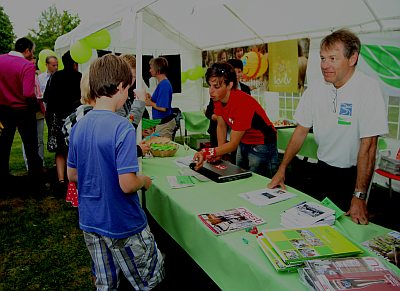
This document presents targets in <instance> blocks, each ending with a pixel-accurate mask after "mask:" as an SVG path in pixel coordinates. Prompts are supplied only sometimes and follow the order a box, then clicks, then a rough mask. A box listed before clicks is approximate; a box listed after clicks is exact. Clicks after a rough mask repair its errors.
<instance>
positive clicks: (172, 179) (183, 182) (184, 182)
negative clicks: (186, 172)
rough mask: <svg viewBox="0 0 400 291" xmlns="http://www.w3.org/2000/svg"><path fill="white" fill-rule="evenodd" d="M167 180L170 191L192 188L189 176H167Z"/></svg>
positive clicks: (192, 184)
mask: <svg viewBox="0 0 400 291" xmlns="http://www.w3.org/2000/svg"><path fill="white" fill-rule="evenodd" d="M167 180H168V183H169V185H170V186H171V188H172V189H179V188H186V187H191V186H194V183H193V181H192V178H191V177H190V176H167Z"/></svg>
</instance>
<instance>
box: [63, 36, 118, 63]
mask: <svg viewBox="0 0 400 291" xmlns="http://www.w3.org/2000/svg"><path fill="white" fill-rule="evenodd" d="M110 43H111V36H110V33H109V32H108V30H106V29H102V30H99V31H97V32H95V33H92V34H91V35H88V36H87V37H85V38H83V39H81V40H78V41H77V42H75V43H74V44H73V45H72V46H71V48H70V53H71V57H72V59H73V60H74V61H75V62H77V63H78V64H83V63H86V62H87V61H88V60H90V58H91V57H92V49H96V50H102V49H105V48H107V47H108V46H109V45H110Z"/></svg>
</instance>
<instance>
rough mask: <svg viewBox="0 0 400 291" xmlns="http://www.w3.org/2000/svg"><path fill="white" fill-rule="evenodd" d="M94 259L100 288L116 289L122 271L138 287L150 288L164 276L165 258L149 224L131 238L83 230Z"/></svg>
mask: <svg viewBox="0 0 400 291" xmlns="http://www.w3.org/2000/svg"><path fill="white" fill-rule="evenodd" d="M83 234H84V237H85V242H86V246H87V248H88V250H89V252H90V255H91V257H92V260H93V262H94V268H95V273H96V287H97V290H110V289H111V290H114V289H115V290H116V289H117V288H118V286H119V281H120V280H119V275H120V272H121V271H122V273H123V274H124V275H125V277H126V279H128V281H129V282H130V283H131V284H132V286H133V287H134V288H135V290H150V289H153V288H154V287H155V286H156V285H157V284H158V283H160V282H161V281H162V280H163V279H164V260H163V257H162V255H161V252H160V251H159V250H158V248H157V244H156V242H155V240H154V236H153V234H152V233H151V231H150V228H149V226H147V227H146V228H145V229H144V230H143V231H142V232H140V233H138V234H135V235H132V236H130V237H128V238H123V239H115V238H109V237H105V236H101V235H99V234H96V233H91V232H85V231H84V232H83Z"/></svg>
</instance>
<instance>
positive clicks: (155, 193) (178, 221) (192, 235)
mask: <svg viewBox="0 0 400 291" xmlns="http://www.w3.org/2000/svg"><path fill="white" fill-rule="evenodd" d="M192 154H193V151H191V150H189V151H185V150H184V149H183V147H180V148H179V151H178V152H177V155H176V156H175V157H171V158H152V159H143V172H144V174H146V175H149V176H152V177H154V179H153V185H152V187H151V188H150V189H149V190H148V191H146V205H147V209H148V210H149V212H150V213H151V215H152V216H153V217H154V218H155V219H156V221H157V222H158V223H159V224H160V225H161V227H162V228H163V229H165V230H166V232H167V233H169V234H170V235H171V237H172V238H173V239H174V240H175V241H176V242H177V243H178V244H179V245H180V246H181V247H182V248H183V249H184V250H185V251H186V252H187V253H188V254H189V255H190V256H191V257H192V258H193V259H194V260H195V261H196V263H197V264H198V265H199V266H200V267H201V268H202V269H203V270H204V271H205V272H206V273H207V274H208V275H209V276H210V277H211V279H212V280H213V281H214V282H215V283H216V284H218V286H219V287H220V288H221V289H222V290H230V291H231V290H306V288H305V287H303V285H302V284H301V283H300V281H299V278H298V275H297V273H282V274H281V273H278V272H277V271H275V269H274V268H273V267H272V265H271V264H270V262H269V261H268V259H267V257H266V256H265V255H264V253H263V252H262V251H261V249H260V248H259V246H258V244H257V241H256V237H255V235H253V234H250V233H247V232H245V231H244V230H241V231H237V232H233V233H228V234H224V235H221V236H216V235H214V234H213V233H212V232H211V231H210V230H209V229H207V228H206V226H205V225H204V224H203V223H202V222H201V221H200V219H199V218H197V214H200V213H208V212H214V211H219V210H225V209H229V208H234V207H239V206H244V207H247V208H248V209H250V210H251V211H253V212H254V213H255V214H257V215H259V216H261V217H263V218H264V219H265V221H266V224H263V225H260V226H259V227H258V229H259V230H263V229H266V228H269V229H272V228H279V227H280V216H279V214H280V213H281V212H282V211H283V210H285V209H287V208H289V207H291V206H293V205H294V204H297V203H299V202H301V201H304V200H314V199H313V198H311V197H309V196H307V195H305V194H303V193H301V192H299V191H297V190H295V189H293V188H289V191H292V192H294V193H297V194H298V196H297V197H295V198H292V199H290V200H287V201H283V202H280V203H277V204H273V205H268V206H261V207H260V206H255V205H253V204H251V203H250V202H247V201H246V200H244V199H243V198H241V197H240V196H239V194H240V193H243V192H249V191H252V190H257V189H261V188H263V187H266V184H267V182H268V179H267V178H265V177H262V176H259V175H253V176H252V177H250V178H247V179H243V180H238V181H233V182H228V183H223V184H217V183H215V182H211V181H210V182H197V183H196V185H195V186H194V187H189V188H182V189H174V190H173V189H171V188H170V186H169V184H168V182H167V179H166V176H171V175H179V172H178V170H179V168H178V166H176V164H175V163H174V161H175V159H176V158H177V157H179V156H187V155H192ZM335 226H336V227H337V228H338V229H339V230H340V231H341V232H342V233H343V234H345V235H346V236H347V237H349V238H350V239H352V240H353V241H355V242H357V243H360V242H363V241H365V240H368V239H371V238H372V237H374V236H376V235H381V234H384V233H386V232H388V231H389V229H386V228H383V227H381V226H378V225H375V224H372V223H371V224H369V225H366V226H363V225H357V224H354V223H353V222H352V221H351V220H350V219H349V218H348V217H341V218H339V220H338V221H337V222H336V224H335ZM242 238H246V239H247V240H248V241H249V243H248V244H245V243H244V242H243V240H242ZM156 239H157V238H156ZM395 269H396V270H397V273H398V274H399V273H400V272H399V270H398V269H397V268H395Z"/></svg>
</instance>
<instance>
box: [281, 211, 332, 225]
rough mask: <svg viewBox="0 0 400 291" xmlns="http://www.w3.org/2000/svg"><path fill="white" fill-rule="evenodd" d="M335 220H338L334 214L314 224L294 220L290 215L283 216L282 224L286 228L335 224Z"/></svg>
mask: <svg viewBox="0 0 400 291" xmlns="http://www.w3.org/2000/svg"><path fill="white" fill-rule="evenodd" d="M335 221H336V218H335V215H333V214H332V215H331V216H328V217H325V218H323V219H321V220H318V221H316V222H314V223H313V224H312V225H306V224H300V223H299V222H298V221H296V220H292V219H291V218H290V217H286V216H281V225H282V226H283V227H286V228H294V227H304V226H313V225H323V224H327V225H334V224H335Z"/></svg>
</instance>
